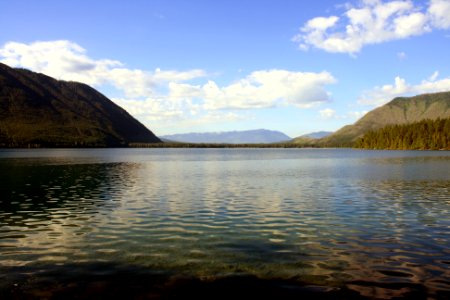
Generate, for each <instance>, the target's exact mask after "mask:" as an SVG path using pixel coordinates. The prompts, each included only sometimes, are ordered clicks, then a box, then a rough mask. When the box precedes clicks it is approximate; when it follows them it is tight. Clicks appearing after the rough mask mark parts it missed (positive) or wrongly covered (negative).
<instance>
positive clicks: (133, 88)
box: [0, 40, 206, 97]
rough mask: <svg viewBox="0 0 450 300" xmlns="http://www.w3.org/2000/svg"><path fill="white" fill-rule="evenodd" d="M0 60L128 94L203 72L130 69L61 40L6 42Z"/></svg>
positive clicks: (146, 91) (135, 94)
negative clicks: (93, 56) (109, 85)
mask: <svg viewBox="0 0 450 300" xmlns="http://www.w3.org/2000/svg"><path fill="white" fill-rule="evenodd" d="M0 61H1V62H3V63H5V64H7V65H9V66H11V67H23V68H27V69H30V70H33V71H35V72H41V73H44V74H46V75H49V76H52V77H55V78H57V79H62V80H71V81H78V82H83V83H86V84H89V85H93V86H96V87H98V86H101V85H103V84H111V85H113V86H114V87H116V88H117V89H118V90H120V91H123V92H124V93H125V95H127V96H128V97H141V96H143V97H145V96H149V95H152V94H154V93H155V89H156V87H157V86H159V85H161V84H165V83H167V82H181V81H187V80H191V79H195V78H200V77H204V76H206V72H205V71H203V70H199V69H196V70H189V71H175V70H168V71H161V70H160V69H156V70H154V71H145V70H140V69H129V68H126V67H125V66H124V64H123V63H121V62H119V61H117V60H109V59H98V60H95V59H93V58H90V57H88V56H87V55H86V50H85V49H84V48H82V47H81V46H79V45H78V44H76V43H73V42H70V41H65V40H60V41H46V42H34V43H30V44H24V43H17V42H9V43H6V44H5V45H4V46H3V47H2V48H0Z"/></svg>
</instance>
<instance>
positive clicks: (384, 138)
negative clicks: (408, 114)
mask: <svg viewBox="0 0 450 300" xmlns="http://www.w3.org/2000/svg"><path fill="white" fill-rule="evenodd" d="M355 147H357V148H365V149H393V150H394V149H395V150H410V149H411V150H441V149H445V150H450V118H447V119H440V118H439V119H436V120H428V119H427V120H422V121H419V122H414V123H410V124H403V125H387V126H385V127H383V128H381V129H377V130H370V131H369V132H366V133H365V134H364V135H363V137H361V138H359V139H358V140H357V141H356V143H355Z"/></svg>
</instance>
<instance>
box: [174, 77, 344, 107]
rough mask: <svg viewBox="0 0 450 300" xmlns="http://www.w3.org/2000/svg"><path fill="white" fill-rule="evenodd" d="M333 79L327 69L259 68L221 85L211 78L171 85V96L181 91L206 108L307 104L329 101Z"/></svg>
mask: <svg viewBox="0 0 450 300" xmlns="http://www.w3.org/2000/svg"><path fill="white" fill-rule="evenodd" d="M335 82H336V79H335V78H334V77H333V76H332V75H331V74H330V73H328V72H320V73H308V72H291V71H287V70H261V71H255V72H252V73H251V74H250V75H248V76H246V77H245V78H242V79H240V80H238V81H236V82H234V83H232V84H230V85H225V86H222V87H221V86H219V85H218V84H217V83H216V82H214V81H211V80H210V81H208V82H207V83H206V84H204V85H202V86H192V85H191V86H189V85H183V84H173V85H171V89H170V91H171V94H170V96H177V97H178V95H179V94H180V92H179V91H180V90H183V91H184V92H183V93H181V94H189V95H191V96H193V97H198V98H202V99H203V100H204V107H205V109H207V110H217V109H254V108H268V107H274V106H278V105H294V106H297V107H310V106H313V105H315V104H318V103H322V102H326V101H329V99H330V94H329V93H328V92H327V91H326V90H325V86H326V85H329V84H333V83H335ZM186 91H187V93H185V92H186Z"/></svg>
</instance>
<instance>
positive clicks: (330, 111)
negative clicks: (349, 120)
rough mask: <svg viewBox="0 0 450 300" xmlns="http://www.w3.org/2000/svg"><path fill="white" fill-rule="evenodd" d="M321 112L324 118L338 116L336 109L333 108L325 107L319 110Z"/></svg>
mask: <svg viewBox="0 0 450 300" xmlns="http://www.w3.org/2000/svg"><path fill="white" fill-rule="evenodd" d="M319 114H320V116H321V117H322V118H324V119H331V118H334V117H335V116H336V111H335V110H334V109H331V108H325V109H322V110H320V111H319Z"/></svg>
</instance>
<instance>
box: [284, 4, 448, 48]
mask: <svg viewBox="0 0 450 300" xmlns="http://www.w3.org/2000/svg"><path fill="white" fill-rule="evenodd" d="M449 28H450V1H449V0H431V1H430V3H429V6H428V7H427V8H426V7H425V8H424V7H421V6H419V5H415V4H414V3H413V2H412V1H410V0H397V1H389V2H384V1H381V0H371V1H367V0H365V1H361V2H360V3H359V5H357V6H350V7H346V11H345V13H344V14H343V17H342V18H339V17H337V16H331V17H316V18H313V19H311V20H309V21H307V22H306V23H305V24H304V25H303V26H302V27H301V29H300V33H299V34H297V35H296V36H294V38H293V40H294V41H295V42H298V43H299V47H300V48H301V49H304V50H306V49H308V48H310V47H315V48H319V49H322V50H325V51H327V52H337V53H350V54H354V53H358V52H359V51H360V50H361V49H362V47H364V46H365V45H370V44H378V43H383V42H387V41H391V40H399V39H405V38H409V37H412V36H417V35H422V34H424V33H427V32H431V31H432V30H433V29H449Z"/></svg>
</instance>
